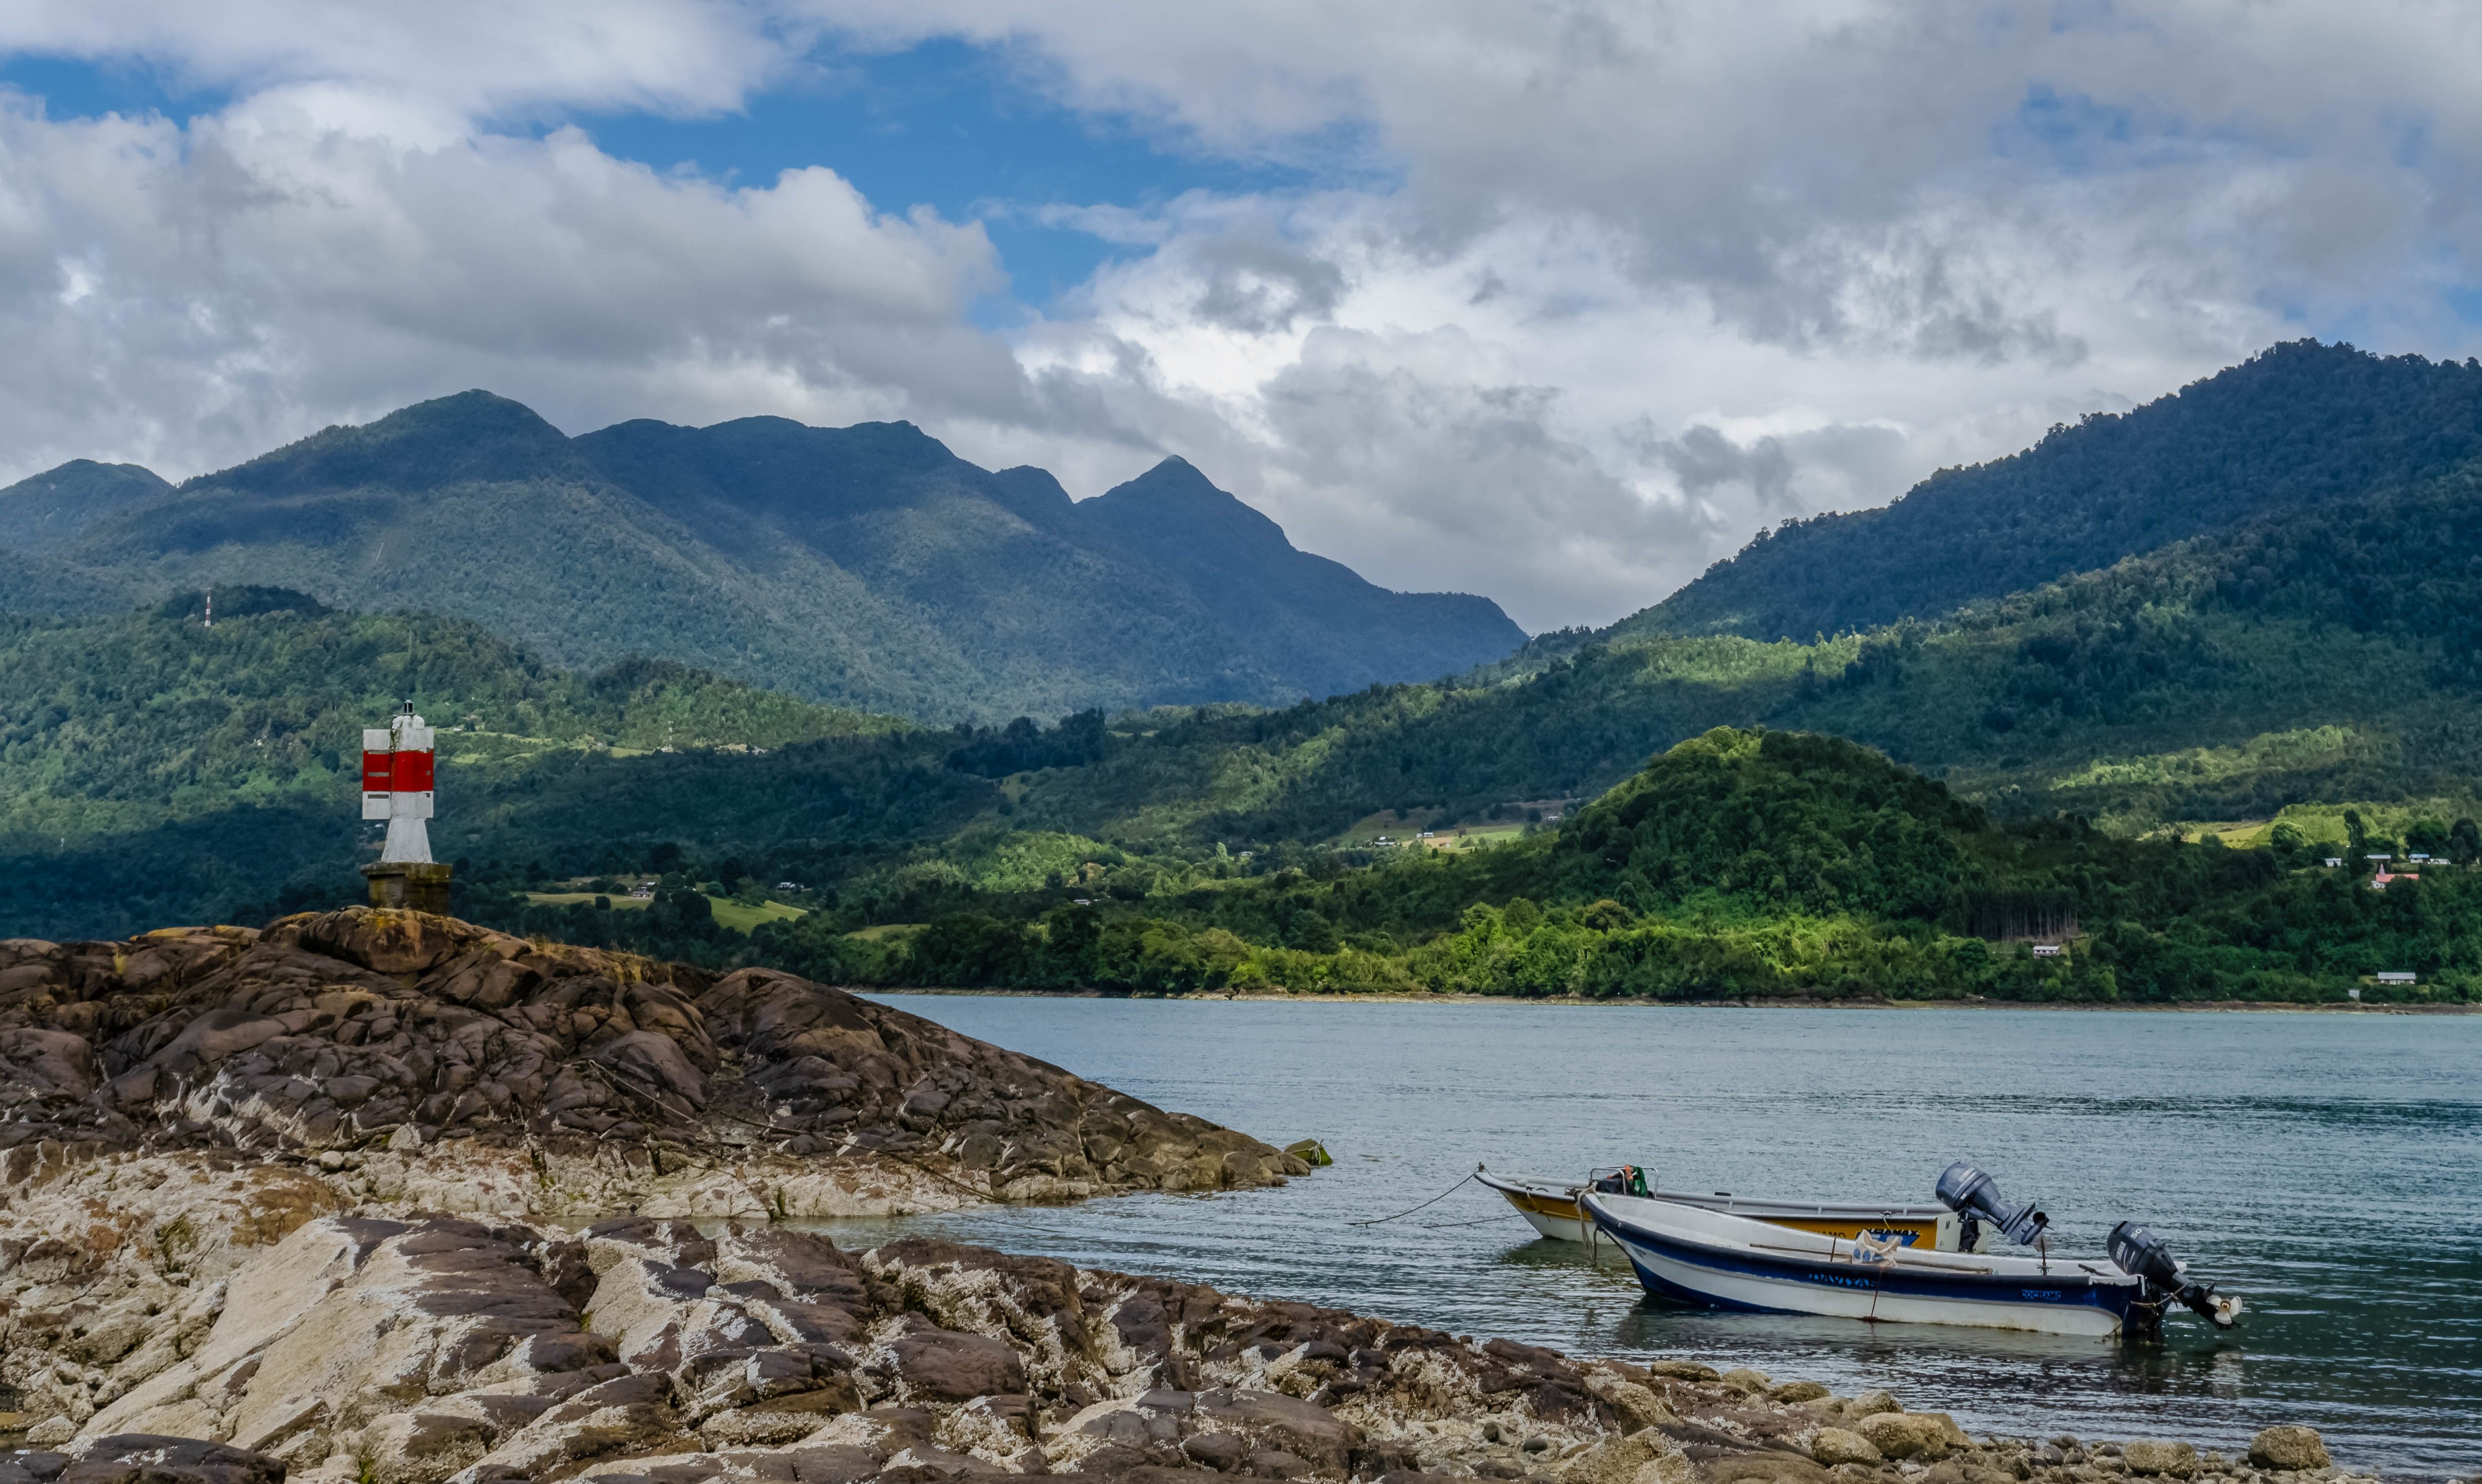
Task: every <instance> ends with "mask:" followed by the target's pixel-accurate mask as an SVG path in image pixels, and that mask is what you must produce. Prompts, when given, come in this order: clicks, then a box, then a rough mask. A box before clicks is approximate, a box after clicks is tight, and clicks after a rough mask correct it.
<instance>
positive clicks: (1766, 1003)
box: [843, 985, 2482, 1016]
mask: <svg viewBox="0 0 2482 1484" xmlns="http://www.w3.org/2000/svg"><path fill="white" fill-rule="evenodd" d="M843 987H844V989H845V991H846V993H848V994H853V995H859V996H863V997H865V998H869V999H885V998H887V997H890V996H895V995H956V996H964V997H969V998H980V999H986V1000H1196V1001H1220V1002H1232V1003H1240V1004H1426V1005H1427V1004H1436V1005H1507V1006H1521V1005H1532V1004H1558V1005H1573V1006H1577V1007H1580V1008H1595V1007H1601V1008H1606V1009H1638V1010H1899V1011H1925V1010H2046V1011H2071V1012H2080V1013H2087V1014H2123V1015H2164V1014H2178V1015H2448V1016H2457V1015H2482V1004H2294V1003H2291V1002H2287V1001H2282V1000H2187V1001H2180V1002H2175V1003H2170V1004H2121V1003H2095V1002H2066V1001H2031V1000H1808V999H1782V1000H1649V999H1642V998H1617V997H1616V998H1613V999H1608V1000H1589V999H1587V998H1585V997H1584V996H1581V995H1462V994H1447V995H1439V994H1406V993H1403V992H1401V991H1396V990H1374V991H1372V992H1370V993H1368V994H1358V995H1357V994H1337V993H1334V992H1333V991H1313V992H1308V993H1303V994H1291V993H1275V994H1269V993H1264V992H1249V993H1226V992H1223V991H1218V990H1182V991H1177V992H1166V993H1159V994H1150V993H1142V992H1122V991H1114V990H1102V989H995V988H994V989H953V988H941V989H878V988H860V987H855V986H851V985H847V986H843Z"/></svg>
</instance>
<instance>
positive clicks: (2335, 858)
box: [2327, 855, 2344, 866]
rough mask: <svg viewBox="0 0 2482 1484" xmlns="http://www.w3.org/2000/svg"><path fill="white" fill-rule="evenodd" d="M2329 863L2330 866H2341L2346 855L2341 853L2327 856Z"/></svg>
mask: <svg viewBox="0 0 2482 1484" xmlns="http://www.w3.org/2000/svg"><path fill="white" fill-rule="evenodd" d="M2327 864H2328V865H2330V866H2341V865H2343V864H2344V857H2342V856H2340V855H2331V856H2329V857H2327Z"/></svg>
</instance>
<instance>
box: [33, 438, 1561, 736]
mask: <svg viewBox="0 0 2482 1484" xmlns="http://www.w3.org/2000/svg"><path fill="white" fill-rule="evenodd" d="M142 477H143V478H142ZM151 479H152V476H149V475H145V471H143V470H139V471H134V472H133V471H130V470H128V469H127V466H119V467H117V468H107V467H106V466H102V465H92V464H86V465H68V466H64V468H63V469H61V470H56V471H53V472H52V473H51V474H49V475H45V476H40V477H39V478H38V479H35V480H30V481H27V482H23V483H21V484H19V485H17V486H13V489H12V490H11V491H9V492H7V496H6V497H5V499H0V547H5V548H10V549H11V550H7V551H0V557H12V558H13V559H14V564H15V565H16V567H17V569H18V570H19V571H21V572H22V573H23V574H24V580H23V581H22V582H17V583H13V584H11V585H10V586H12V587H13V589H14V590H13V591H9V592H6V593H0V608H4V609H6V610H7V611H11V612H36V613H40V612H98V611H103V610H108V609H110V608H114V607H118V606H120V605H124V604H128V603H132V602H136V601H141V600H144V601H155V600H157V599H160V598H161V597H162V596H163V595H164V594H166V593H169V592H172V591H176V590H186V589H187V588H190V587H194V586H199V585H202V584H205V583H210V582H212V583H217V584H223V583H257V584H270V585H277V586H289V587H294V588H299V589H302V590H304V591H307V592H311V593H314V594H316V595H318V596H319V597H320V598H321V599H323V600H324V601H327V602H329V603H331V604H336V605H339V606H350V607H354V608H358V609H366V610H377V609H389V608H410V609H420V610H424V611H429V612H443V613H449V614H453V615H456V616H459V617H462V618H468V619H471V620H473V621H475V622H477V623H480V624H483V625H484V626H485V627H487V628H488V629H490V630H492V631H493V632H495V633H500V634H504V635H507V636H510V637H512V638H517V639H521V640H523V641H525V642H527V643H529V644H532V645H534V646H535V647H536V648H538V649H539V650H541V652H542V653H543V654H544V655H545V656H546V657H547V658H549V659H550V660H551V661H553V662H554V663H557V664H568V665H583V666H593V665H599V664H608V663H611V662H613V661H615V660H618V659H621V658H623V657H626V656H631V655H648V656H655V657H661V658H669V659H674V660H678V661H681V662H684V663H688V664H696V665H699V666H701V667H704V668H708V669H712V670H714V671H716V672H718V673H720V674H725V675H729V676H733V677H735V678H738V679H743V680H748V681H751V682H753V683H756V684H763V685H767V686H769V687H771V688H774V689H778V690H786V691H789V692H792V693H795V694H799V695H804V696H807V697H811V698H813V699H818V700H823V701H829V702H833V703H836V704H841V705H849V706H858V707H863V708H867V709H874V710H883V711H894V712H901V713H904V714H907V715H911V716H920V717H926V718H932V719H941V720H944V719H952V718H961V717H966V718H970V717H982V718H989V719H993V720H1004V719H1006V718H1007V717H1008V716H1013V715H1016V714H1017V713H1020V712H1032V713H1035V714H1038V715H1059V714H1061V713H1063V712H1067V711H1071V710H1075V709H1077V708H1080V707H1086V706H1097V705H1099V706H1104V707H1108V708H1114V709H1117V708H1121V707H1126V706H1133V705H1155V704H1165V703H1196V702H1209V701H1249V702H1257V703H1281V702H1283V701H1286V700H1290V699H1292V698H1295V697H1299V696H1305V695H1325V694H1328V693H1331V692H1332V691H1333V690H1338V689H1350V688H1355V687H1360V686H1363V685H1367V684H1370V683H1372V682H1374V681H1395V680H1411V679H1427V678H1430V677H1432V676H1436V675H1440V674H1445V673H1450V672H1453V671H1458V670H1462V669H1465V668H1466V667H1468V666H1470V665H1472V664H1477V663H1480V662H1483V661H1486V660H1490V659H1494V658H1496V657H1498V656H1500V655H1502V654H1504V653H1506V652H1507V651H1508V650H1509V649H1511V648H1512V647H1514V646H1515V645H1516V644H1518V642H1520V641H1521V640H1522V638H1523V635H1522V634H1521V632H1520V631H1518V629H1517V627H1516V626H1515V625H1514V624H1512V623H1510V622H1509V621H1508V619H1507V617H1506V615H1504V614H1502V613H1501V612H1499V610H1498V609H1497V607H1496V606H1495V605H1493V604H1492V603H1490V602H1489V601H1488V600H1485V599H1480V598H1464V597H1455V596H1447V595H1436V594H1434V595H1411V594H1400V593H1390V592H1386V591H1384V590H1382V589H1380V588H1377V587H1374V586H1370V585H1369V584H1367V583H1364V582H1362V581H1361V580H1360V579H1359V578H1358V577H1355V576H1354V575H1353V574H1352V573H1350V572H1349V571H1346V570H1345V569H1344V568H1342V567H1339V566H1337V565H1336V564H1335V563H1333V562H1329V561H1326V560H1324V559H1320V558H1317V557H1312V556H1309V555H1307V554H1306V553H1302V552H1299V551H1296V550H1294V549H1293V547H1292V546H1291V544H1290V543H1289V542H1287V541H1285V540H1284V539H1283V536H1282V533H1281V531H1280V530H1278V529H1277V528H1276V527H1275V526H1274V525H1273V523H1272V522H1267V521H1265V520H1264V518H1263V517H1260V516H1258V515H1257V514H1256V513H1255V512H1254V511H1252V510H1250V509H1249V508H1247V507H1246V506H1243V505H1242V504H1241V503H1240V502H1239V501H1237V500H1235V499H1233V498H1232V497H1231V496H1229V495H1228V494H1225V493H1224V492H1222V491H1221V490H1217V489H1215V488H1214V487H1213V485H1211V484H1209V483H1208V482H1206V481H1205V480H1204V478H1203V477H1202V476H1199V475H1197V474H1196V471H1194V470H1191V469H1190V468H1189V466H1188V465H1186V464H1180V463H1177V462H1176V461H1175V463H1174V464H1171V465H1168V466H1166V467H1165V468H1163V469H1159V470H1157V471H1156V472H1155V474H1153V475H1150V476H1148V477H1147V478H1145V479H1142V480H1139V481H1134V482H1131V483H1130V484H1127V485H1123V486H1122V487H1121V489H1119V490H1116V491H1114V492H1113V493H1112V494H1111V495H1110V496H1107V497H1105V500H1106V501H1109V502H1110V503H1111V505H1110V509H1109V512H1108V513H1104V514H1096V515H1089V514H1086V513H1084V512H1085V511H1086V510H1087V509H1088V507H1089V506H1096V505H1100V504H1102V503H1103V502H1089V503H1088V506H1078V505H1074V504H1072V503H1071V502H1070V501H1069V499H1068V497H1067V495H1066V494H1065V492H1063V491H1061V489H1060V487H1059V485H1058V484H1057V483H1056V482H1053V481H1051V480H1050V478H1049V476H1047V475H1044V474H1043V472H1042V471H1040V470H1031V469H1022V470H1011V471H1007V472H1005V473H1001V474H994V473H991V472H990V471H988V470H984V469H981V468H978V467H976V466H975V465H972V464H969V463H966V462H965V461H964V460H963V459H960V458H957V457H956V456H954V455H952V454H950V453H949V452H948V451H947V449H945V448H944V447H942V446H941V445H940V444H939V443H938V442H937V441H936V440H934V439H932V438H930V437H928V436H926V435H924V434H923V433H922V432H921V431H919V430H916V429H914V428H913V427H911V425H910V424H902V423H895V424H864V425H861V426H858V427H855V428H848V429H817V428H806V427H804V426H803V425H801V424H798V423H793V422H790V421H787V420H785V419H781V418H750V419H744V420H741V421H739V422H733V423H726V424H721V425H718V426H716V427H713V428H706V429H687V428H675V427H672V426H669V425H666V424H661V423H652V422H633V423H624V424H621V425H620V426H618V427H614V428H609V429H605V430H602V431H600V432H596V433H591V434H588V435H586V436H584V437H581V438H577V439H569V438H567V437H564V436H563V435H562V434H561V433H560V432H559V431H558V430H556V429H554V428H552V427H551V426H550V425H549V424H547V423H545V422H543V421H542V420H541V418H539V417H537V416H535V414H534V413H532V412H531V411H529V410H527V409H526V408H525V407H523V406H520V405H519V404H515V403H513V402H509V401H507V400H505V399H502V398H497V397H492V396H490V395H488V394H487V393H482V392H469V393H464V394H462V395H460V396H456V397H450V398H443V399H440V400H439V401H436V402H431V403H424V404H419V405H417V406H413V407H409V408H407V409H405V410H403V411H401V412H398V413H394V414H392V415H390V416H389V417H386V418H383V419H382V420H380V421H379V422H377V423H373V424H370V425H368V426H367V427H362V428H331V429H330V430H326V431H325V432H322V433H319V434H317V435H315V436H313V437H310V438H307V439H304V440H303V441H302V442H300V443H297V444H294V445H291V446H289V447H287V448H284V449H280V450H277V452H275V453H272V454H269V455H266V456H262V457H260V458H257V459H253V460H251V461H250V462H249V463H245V464H242V465H239V466H237V467H235V468H232V469H227V470H224V471H223V472H222V473H219V474H214V475H208V476H204V477H201V478H199V479H197V480H192V481H190V482H187V483H185V484H183V485H181V486H180V487H179V488H178V489H177V490H169V489H164V488H162V487H160V482H157V486H156V487H152V488H150V487H147V486H146V485H145V481H146V480H151ZM1236 532H1244V533H1246V534H1247V535H1248V537H1249V539H1248V540H1246V541H1244V542H1240V543H1238V544H1237V545H1236V543H1235V540H1234V536H1235V533H1236ZM7 575H9V574H8V573H5V572H0V576H7ZM1269 594H1274V595H1275V596H1273V597H1270V596H1269ZM1271 606H1281V607H1282V608H1283V609H1284V612H1283V614H1282V617H1281V622H1268V621H1265V619H1266V616H1267V610H1268V609H1269V608H1270V607H1271Z"/></svg>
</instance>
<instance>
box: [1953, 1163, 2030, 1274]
mask: <svg viewBox="0 0 2482 1484" xmlns="http://www.w3.org/2000/svg"><path fill="white" fill-rule="evenodd" d="M1939 1198H1940V1204H1941V1205H1942V1206H1944V1207H1946V1208H1947V1209H1948V1210H1950V1211H1955V1212H1956V1213H1957V1214H1958V1215H1959V1216H1962V1217H1964V1218H1965V1219H1964V1222H1963V1224H1962V1225H1963V1230H1962V1231H1960V1232H1959V1233H1958V1234H1957V1237H1958V1239H1957V1248H1958V1250H1959V1251H1962V1252H1971V1251H1973V1250H1974V1246H1975V1243H1977V1242H1978V1241H1980V1240H1981V1237H1982V1224H1983V1223H1984V1222H1986V1221H1988V1222H1990V1223H1991V1224H1992V1225H1993V1226H1995V1227H1997V1228H1998V1229H1999V1230H2000V1232H2001V1233H2002V1234H2003V1235H2005V1236H2006V1237H2007V1238H2008V1239H2009V1240H2010V1241H2013V1242H2015V1243H2016V1244H2017V1245H2019V1246H2020V1247H2029V1246H2032V1245H2033V1244H2034V1243H2035V1242H2036V1241H2037V1240H2039V1239H2040V1238H2041V1237H2042V1235H2043V1229H2044V1228H2045V1227H2047V1226H2049V1225H2050V1224H2051V1218H2050V1217H2048V1216H2046V1215H2045V1214H2044V1213H2043V1211H2042V1210H2041V1209H2040V1208H2039V1207H2037V1206H2036V1205H2035V1204H2034V1203H2033V1202H2031V1201H2028V1202H2026V1203H2025V1204H2024V1205H2023V1206H2020V1207H2019V1208H2018V1209H2017V1210H2016V1211H2010V1210H2009V1209H2008V1207H2007V1204H2006V1203H2005V1202H2003V1201H2002V1200H2001V1199H2000V1198H1999V1186H1998V1185H1995V1184H1994V1183H1993V1181H1992V1179H1991V1177H1990V1176H1988V1175H1985V1174H1984V1173H1982V1172H1981V1171H1980V1170H1977V1169H1975V1168H1974V1167H1973V1166H1972V1165H1970V1164H1967V1163H1966V1162H1965V1161H1964V1160H1962V1159H1959V1160H1958V1161H1957V1162H1956V1163H1954V1164H1951V1165H1949V1166H1948V1167H1947V1168H1946V1169H1945V1170H1943V1171H1941V1174H1940V1178H1939Z"/></svg>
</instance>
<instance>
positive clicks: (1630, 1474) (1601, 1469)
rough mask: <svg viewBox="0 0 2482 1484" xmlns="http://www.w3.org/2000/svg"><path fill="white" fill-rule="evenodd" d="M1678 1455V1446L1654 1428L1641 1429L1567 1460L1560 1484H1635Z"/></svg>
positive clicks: (1651, 1482) (1562, 1467)
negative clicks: (1642, 1474)
mask: <svg viewBox="0 0 2482 1484" xmlns="http://www.w3.org/2000/svg"><path fill="white" fill-rule="evenodd" d="M1679 1456H1680V1447H1679V1445H1677V1444H1676V1443H1674V1442H1673V1441H1672V1440H1671V1439H1669V1438H1667V1437H1665V1436H1664V1435H1663V1434H1662V1433H1661V1432H1659V1431H1657V1430H1655V1429H1654V1428H1651V1427H1648V1428H1641V1429H1639V1430H1638V1431H1636V1432H1633V1433H1630V1434H1629V1435H1628V1436H1626V1437H1623V1438H1614V1439H1612V1440H1611V1441H1609V1442H1607V1443H1600V1444H1597V1445H1595V1446H1593V1447H1590V1448H1588V1449H1586V1450H1585V1451H1584V1452H1582V1453H1580V1454H1578V1455H1577V1456H1576V1457H1574V1458H1572V1459H1570V1460H1569V1461H1568V1462H1567V1463H1566V1464H1563V1465H1562V1466H1561V1467H1560V1484H1635V1481H1636V1479H1637V1477H1638V1475H1639V1474H1640V1473H1641V1472H1643V1471H1646V1470H1647V1469H1648V1468H1650V1466H1652V1465H1655V1464H1658V1463H1660V1462H1662V1461H1664V1460H1667V1459H1675V1458H1678V1457H1679ZM1658 1472H1660V1471H1658ZM1649 1484H1654V1481H1652V1480H1650V1481H1649Z"/></svg>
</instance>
